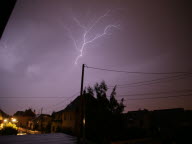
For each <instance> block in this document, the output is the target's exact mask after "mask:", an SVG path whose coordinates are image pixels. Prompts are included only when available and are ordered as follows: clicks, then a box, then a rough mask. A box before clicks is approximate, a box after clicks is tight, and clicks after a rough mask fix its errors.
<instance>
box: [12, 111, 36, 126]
mask: <svg viewBox="0 0 192 144" xmlns="http://www.w3.org/2000/svg"><path fill="white" fill-rule="evenodd" d="M13 116H14V117H15V118H16V119H17V121H18V123H17V124H18V126H19V127H23V128H27V126H28V122H29V121H30V120H32V119H34V118H35V112H33V111H32V110H31V109H28V110H25V111H17V112H16V113H15V114H14V115H13Z"/></svg>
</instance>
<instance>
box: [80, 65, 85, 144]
mask: <svg viewBox="0 0 192 144" xmlns="http://www.w3.org/2000/svg"><path fill="white" fill-rule="evenodd" d="M84 69H85V64H83V65H82V75H81V91H80V96H81V103H82V111H81V114H82V115H81V116H82V118H81V123H82V128H83V139H82V140H83V143H85V96H84V94H83V83H84Z"/></svg>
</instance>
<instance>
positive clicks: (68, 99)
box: [45, 92, 79, 109]
mask: <svg viewBox="0 0 192 144" xmlns="http://www.w3.org/2000/svg"><path fill="white" fill-rule="evenodd" d="M78 93H79V92H76V93H75V94H73V95H72V96H70V97H68V98H67V99H65V100H62V101H60V102H59V103H56V104H54V105H51V106H47V107H45V108H48V109H50V108H52V107H55V106H58V105H59V104H62V103H63V102H66V101H68V100H69V99H70V98H73V97H75V96H77V94H78Z"/></svg>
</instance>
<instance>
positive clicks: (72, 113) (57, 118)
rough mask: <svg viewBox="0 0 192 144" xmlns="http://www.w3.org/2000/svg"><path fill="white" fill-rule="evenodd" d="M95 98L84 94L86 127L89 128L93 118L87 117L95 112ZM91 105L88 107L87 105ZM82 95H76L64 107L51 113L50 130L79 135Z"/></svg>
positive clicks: (92, 123)
mask: <svg viewBox="0 0 192 144" xmlns="http://www.w3.org/2000/svg"><path fill="white" fill-rule="evenodd" d="M96 103H97V101H96V99H95V98H94V97H93V96H91V95H89V94H86V95H85V111H86V116H85V117H86V118H85V119H86V120H85V121H84V122H86V128H89V127H91V126H93V125H94V122H95V120H94V119H92V120H91V119H89V118H88V117H89V115H91V113H92V115H94V111H95V113H96V112H97V111H96V109H94V108H95V107H96ZM90 106H91V107H93V108H92V109H90V108H89V107H90ZM90 110H91V111H90ZM82 115H83V113H82V97H81V96H78V97H77V98H76V99H75V100H73V101H72V102H71V103H70V104H69V105H68V106H67V107H66V108H65V109H63V110H61V111H59V112H55V113H53V114H52V124H51V132H58V131H62V132H66V133H70V134H73V135H76V136H79V135H81V133H82V122H83V120H82Z"/></svg>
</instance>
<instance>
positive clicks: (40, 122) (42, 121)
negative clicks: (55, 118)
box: [28, 114, 52, 132]
mask: <svg viewBox="0 0 192 144" xmlns="http://www.w3.org/2000/svg"><path fill="white" fill-rule="evenodd" d="M51 121H52V118H51V116H50V115H48V114H40V115H37V116H36V117H35V118H34V119H32V120H30V121H29V122H28V128H29V129H31V130H38V131H42V132H50V129H51Z"/></svg>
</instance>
